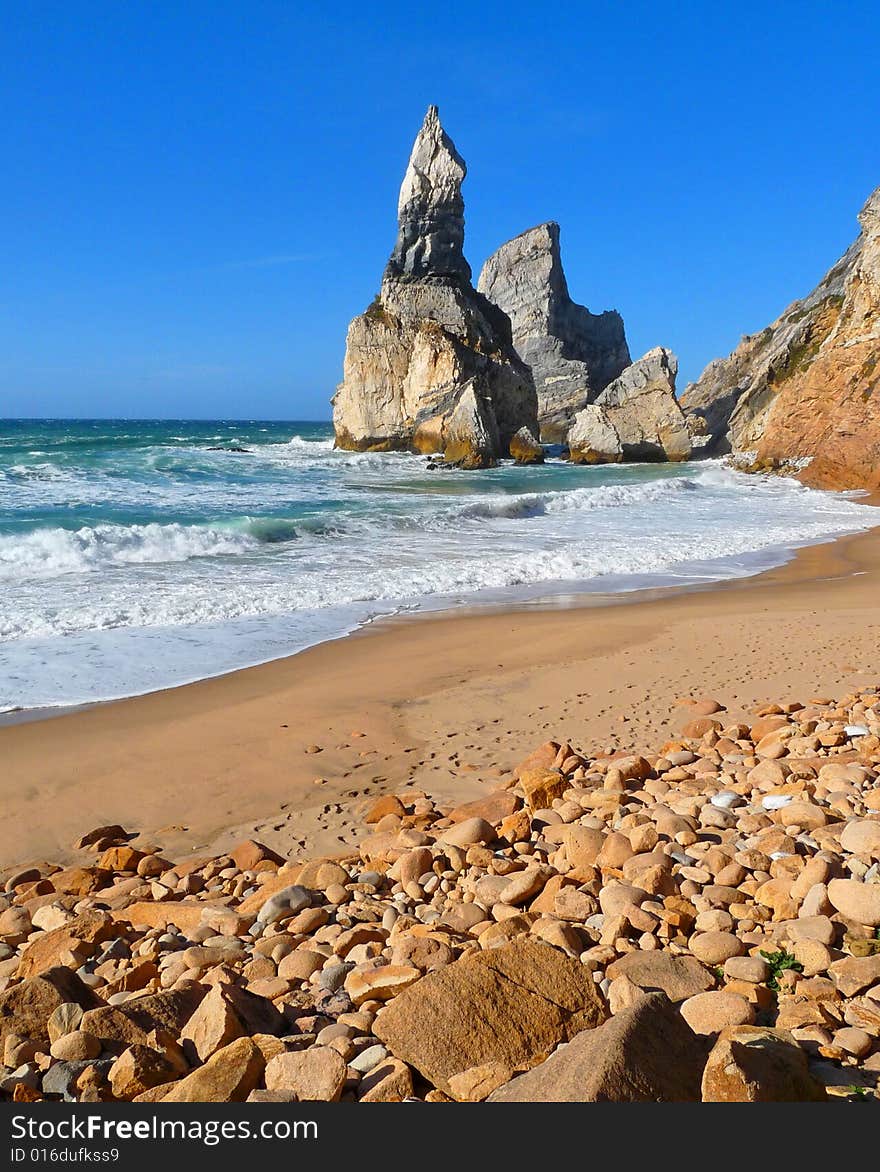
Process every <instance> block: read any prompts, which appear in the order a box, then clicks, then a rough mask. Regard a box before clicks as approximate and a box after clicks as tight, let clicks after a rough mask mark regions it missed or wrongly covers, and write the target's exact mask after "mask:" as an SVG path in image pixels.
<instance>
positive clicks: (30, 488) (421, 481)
mask: <svg viewBox="0 0 880 1172" xmlns="http://www.w3.org/2000/svg"><path fill="white" fill-rule="evenodd" d="M236 449H243V450H236ZM876 516H877V514H876V512H875V511H874V510H873V509H872V508H870V507H869V506H866V505H863V504H860V503H859V501H858V499H857V497H856V496H854V495H850V496H846V495H842V494H836V493H826V492H817V491H812V490H809V489H806V488H804V487H802V486H801V485H800V484H798V483H797V482H795V481H792V480H787V479H782V478H777V477H757V476H746V475H743V474H740V473H737V472H733V471H731V470H729V469H727V468H726V467H724V466H723V465H722V464H721V463H720V462H719V461H705V462H700V463H689V464H682V465H657V464H633V465H624V466H620V465H606V466H601V467H574V466H571V465H569V464H567V463H565V462H564V461H562V460H559V459H550V460H548V461H547V463H545V464H544V465H543V466H541V467H529V468H517V467H515V466H513V465H512V464H511V465H504V466H501V467H499V468H496V469H492V470H490V471H484V472H473V473H465V472H457V471H456V472H442V471H431V470H429V469H428V468H427V460H426V459H425V458H424V457H421V456H415V455H407V454H402V453H389V454H371V453H364V454H356V453H344V452H337V451H334V450H333V439H332V429H331V427H330V425H329V424H323V423H297V422H290V423H279V422H269V423H263V422H259V421H248V422H241V421H226V420H224V421H207V422H206V421H198V422H191V421H180V420H174V421H138V422H133V421H110V420H99V421H94V420H91V421H90V420H76V421H70V420H46V421H44V420H40V421H33V420H31V421H27V420H25V421H20V420H15V421H9V420H6V421H0V711H10V710H16V709H33V708H49V707H53V706H62V705H74V704H83V703H88V702H91V701H97V700H109V699H114V698H117V697H121V696H129V695H135V694H140V693H144V692H148V691H153V690H155V689H158V688H165V687H169V686H172V685H175V684H181V683H185V682H189V681H192V680H196V679H201V678H205V677H208V676H212V675H218V674H221V673H223V672H227V671H230V670H233V669H235V668H238V667H243V666H247V665H251V664H256V663H261V662H265V661H267V660H270V659H274V658H278V657H280V656H284V655H289V654H291V653H293V652H295V651H298V650H301V649H302V648H305V647H307V646H310V645H313V644H315V643H319V642H322V641H324V640H326V639H332V638H337V637H340V636H342V635H344V634H346V633H348V632H351V631H352V630H354V629H356V628H358V627H359V626H361V625H363V624H365V623H368V622H371V621H373V620H374V619H376V618H378V617H381V616H384V615H391V614H398V613H401V612H406V611H419V610H426V609H437V608H447V607H452V606H461V605H468V604H475V603H480V604H482V603H503V602H505V601H525V600H536V599H550V598H557V599H558V598H561V597H562V596H565V595H570V594H574V593H578V592H583V591H603V592H618V591H630V590H635V589H640V588H644V587H655V586H671V585H686V584H695V583H700V582H705V581H710V580H719V579H726V578H734V577H742V576H745V575H748V574H753V573H757V572H759V571H760V570H762V569H766V568H768V567H770V566H773V565H779V564H782V563H783V562H784V561H785V560H786V559H787V558H788V557H789V556H790V554H791V551H792V550H793V549H795V548H797V547H798V546H802V545H805V544H810V543H813V542H817V541H822V540H827V539H830V538H832V537H834V536H836V535H838V534H842V533H846V532H853V531H856V530H860V529H867V528H869V527H870V526H871V525H872V524H874V523H876V520H875V519H876ZM596 621H601V619H599V618H597V619H596Z"/></svg>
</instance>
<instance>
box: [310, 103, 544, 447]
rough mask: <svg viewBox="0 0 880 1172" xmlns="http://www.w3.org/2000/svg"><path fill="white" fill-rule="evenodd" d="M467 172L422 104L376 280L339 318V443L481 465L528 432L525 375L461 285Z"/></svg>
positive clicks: (506, 330)
mask: <svg viewBox="0 0 880 1172" xmlns="http://www.w3.org/2000/svg"><path fill="white" fill-rule="evenodd" d="M465 174H466V167H465V164H464V161H463V159H462V158H461V156H460V155H459V154H458V152H457V150H456V149H455V146H454V144H453V142H452V140H451V139H450V138H449V136H448V135H447V134H446V132H445V131H444V129H443V127H442V125H441V123H440V118H439V115H438V112H437V108H436V107H435V106H431V107H430V109H429V110H428V113H427V115H426V116H425V121H424V123H423V125H422V128H421V130H420V131H419V134H418V136H417V138H416V141H415V145H414V146H413V150H412V154H411V156H410V160H409V165H408V166H407V169H406V174H405V176H404V179H403V184H402V186H401V189H400V199H399V201H398V235H397V242H396V243H395V246H394V250H393V251H392V253H391V257H390V259H389V261H388V265H387V267H386V269H385V274H384V277H383V280H382V288H381V291H380V293H379V295H378V297H377V298H376V300H375V301H374V302H373V304H372V305H371V306H370V307H369V308H368V309H367V311H366V312H365V313H363V314H361V315H360V316H358V317H356V318H355V319H354V320H353V321H352V323H351V325H350V326H349V329H348V336H347V340H346V352H345V363H344V373H343V381H342V383H341V384H340V386H339V388H338V389H337V392H336V395H335V396H334V398H333V424H334V430H335V434H336V444H337V447H340V448H347V449H352V450H356V451H370V450H374V451H375V450H386V451H387V450H394V449H403V450H414V451H419V452H430V453H434V452H437V453H440V452H447V449H449V451H448V452H447V455H448V457H449V459H450V460H451V461H452V460H454V462H456V463H459V464H461V465H463V466H465V467H485V466H488V465H490V464H492V463H494V462H495V461H496V460H497V459H498V458H499V457H502V456H508V455H509V454H510V451H511V441H512V440H514V438H515V437H517V435H518V433H522V432H523V431H524V433H525V437H532V438H533V439H535V438H536V437H537V435H538V421H537V397H536V395H535V387H534V382H533V380H532V376H531V373H530V371H529V369H528V367H527V366H526V365H525V364H524V363H523V362H522V361H521V359H520V358H519V356H518V355H517V353H516V351H515V349H514V348H513V343H512V337H511V328H510V322H509V320H508V318H507V317H506V316H505V314H504V313H503V312H502V311H501V310H499V309H498V308H497V307H496V306H494V305H493V304H492V303H491V302H490V301H488V300H487V299H486V298H485V297H483V296H482V295H481V294H479V293H478V292H477V291H476V290H475V289H474V287H473V285H472V284H471V279H470V278H471V270H470V266H469V265H468V263H467V261H466V260H465V257H464V252H463V247H464V201H463V198H462V194H461V185H462V182H463V180H464V177H465ZM523 439H524V436H523V435H520V437H519V440H518V441H517V443H516V444H515V445H514V446H515V448H516V450H517V451H520V450H522V448H523V443H522V441H523ZM533 458H534V456H533Z"/></svg>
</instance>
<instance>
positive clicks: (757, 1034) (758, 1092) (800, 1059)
mask: <svg viewBox="0 0 880 1172" xmlns="http://www.w3.org/2000/svg"><path fill="white" fill-rule="evenodd" d="M702 1097H703V1102H704V1103H801V1102H809V1103H817V1102H822V1101H824V1100H825V1099H826V1097H827V1096H826V1094H825V1088H824V1087H823V1086H821V1084H819V1083H818V1082H816V1080H815V1079H814V1078H813V1077H812V1076H811V1075H810V1071H809V1067H808V1065H807V1056H806V1054H805V1052H804V1051H803V1050H802V1049H801V1048H800V1046H798V1044H797V1042H795V1040H794V1038H793V1037H792V1036H791V1034H789V1033H787V1032H786V1031H785V1030H779V1029H771V1028H770V1027H769V1026H751V1025H736V1026H730V1027H729V1028H727V1029H725V1030H723V1031H722V1033H721V1036H720V1037H719V1039H718V1041H717V1042H716V1043H715V1046H714V1047H713V1049H712V1052H711V1053H710V1055H709V1058H708V1061H707V1062H706V1067H705V1070H704V1071H703V1079H702Z"/></svg>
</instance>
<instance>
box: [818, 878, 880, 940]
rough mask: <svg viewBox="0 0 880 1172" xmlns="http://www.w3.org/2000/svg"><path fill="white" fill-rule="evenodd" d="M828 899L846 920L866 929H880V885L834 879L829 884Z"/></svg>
mask: <svg viewBox="0 0 880 1172" xmlns="http://www.w3.org/2000/svg"><path fill="white" fill-rule="evenodd" d="M828 898H829V900H830V901H831V904H832V906H833V907H834V908H835V909H836V910H837V911H839V912H840V914H841V915H842V916H845V917H846V919H848V920H852V921H853V922H854V923H856V924H862V925H864V926H865V927H866V928H877V927H880V883H862V882H861V880H859V879H832V880H831V881H830V882H829V884H828Z"/></svg>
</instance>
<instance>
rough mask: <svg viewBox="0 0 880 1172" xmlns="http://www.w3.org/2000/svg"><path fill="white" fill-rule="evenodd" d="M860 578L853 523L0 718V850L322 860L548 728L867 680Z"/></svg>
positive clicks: (875, 549) (735, 709)
mask: <svg viewBox="0 0 880 1172" xmlns="http://www.w3.org/2000/svg"><path fill="white" fill-rule="evenodd" d="M875 503H876V502H875ZM878 571H880V531H878V530H876V529H875V530H873V531H871V532H869V533H867V534H861V535H857V536H854V537H848V538H844V539H841V540H838V541H836V542H834V543H832V544H827V545H821V546H813V547H810V548H807V549H804V550H801V551H799V552H798V553H797V554H796V556H795V557H794V558H793V560H792V561H791V562H790V563H789V564H788V565H786V566H785V567H783V568H780V569H777V570H773V571H770V572H767V573H764V574H761V575H758V576H756V577H753V578H749V579H744V580H739V581H736V582H731V583H725V584H718V585H713V586H710V587H707V588H702V589H690V590H686V591H682V592H671V591H663V592H655V593H654V594H653V595H647V596H646V595H644V594H638V595H636V594H630V595H615V596H595V595H593V596H584V597H582V598H575V599H572V598H569V599H567V600H565V601H566V604H565V605H563V603H562V601H559V602H558V603H551V604H549V605H547V606H544V607H539V606H529V607H524V608H521V609H517V610H506V611H483V612H481V611H476V612H461V611H458V612H451V613H446V614H442V615H439V616H438V615H433V616H424V617H417V618H409V619H401V620H392V621H386V622H382V623H380V624H375V625H374V626H371V627H368V628H366V629H364V630H362V631H361V632H359V633H357V634H356V635H353V636H350V637H347V638H345V639H342V640H339V641H336V642H330V643H325V644H322V645H320V646H317V647H315V648H312V649H310V650H308V651H305V652H303V653H301V654H298V655H296V656H292V657H290V658H288V659H282V660H278V661H275V662H272V663H269V664H266V665H264V666H261V667H256V668H251V669H248V670H244V671H239V672H235V673H233V674H230V675H226V676H223V677H220V678H217V679H213V680H207V681H204V682H201V683H197V684H193V685H189V686H186V687H180V688H176V689H173V690H169V691H165V692H158V693H154V694H152V695H148V696H144V697H139V698H135V699H130V700H125V701H119V702H115V703H112V704H105V705H99V706H96V707H93V708H90V709H86V710H81V711H76V712H72V713H69V714H66V715H63V716H58V717H55V718H53V719H49V720H41V721H34V722H27V723H21V724H13V725H9V726H7V727H4V728H0V770H2V773H0V787H2V806H3V814H4V817H3V822H2V830H0V865H2V866H9V865H12V864H22V863H25V862H28V861H30V860H38V859H41V858H50V859H53V860H57V861H63V860H65V859H68V858H70V857H72V852H71V844H72V843H73V841H74V839H75V838H76V837H77V836H78V835H80V834H81V833H83V832H85V831H87V830H89V829H91V828H92V827H94V826H98V825H101V824H105V823H115V822H118V823H121V824H123V825H124V826H125V827H126V828H127V829H128V830H130V831H136V832H138V836H139V837H138V838H136V839H135V840H134V842H135V845H137V844H138V843H147V842H149V843H153V844H157V845H159V846H161V848H162V850H163V851H164V852H166V853H168V854H169V855H170V856H171V857H173V858H177V859H181V858H184V857H185V856H186V855H187V853H188V852H190V851H191V852H195V853H201V852H204V851H206V850H210V851H211V852H214V853H217V852H218V851H221V850H222V849H223V848H224V847H227V846H229V845H230V844H231V843H233V842H235V841H238V840H241V839H242V838H243V837H247V836H254V837H256V838H258V839H259V840H260V841H262V842H265V843H266V844H268V845H269V846H271V847H273V848H274V849H276V850H277V851H279V853H281V854H283V855H284V856H286V857H288V858H291V859H297V858H306V857H310V856H312V857H313V856H315V855H317V854H332V853H334V852H336V853H338V852H340V851H342V850H344V849H345V847H347V846H348V845H350V844H352V843H353V842H354V841H355V840H356V837H357V835H358V834H360V833H362V832H363V828H362V827H361V826H360V825H359V823H358V818H357V812H358V810H359V809H360V808H361V807H362V806H363V804H364V803H365V802H366V801H367V800H368V799H373V798H375V797H377V796H378V795H381V794H383V793H386V792H394V791H398V790H400V789H401V788H403V787H406V786H407V785H410V784H413V785H415V786H417V787H418V788H419V789H421V790H424V791H425V792H427V793H428V794H430V795H431V796H433V797H435V798H436V799H438V800H442V801H448V800H450V799H451V800H456V801H457V800H466V799H469V798H472V797H474V796H476V795H479V794H480V793H481V792H484V791H485V790H487V789H493V788H496V787H497V785H498V784H499V781H498V779H499V777H500V776H503V775H504V773H505V772H506V771H508V770H510V769H511V768H512V767H513V766H514V765H515V764H516V762H517V761H519V760H520V759H521V758H522V757H523V756H524V754H526V753H527V752H529V751H530V750H531V749H533V748H534V747H535V746H536V745H537V744H538V743H540V742H541V741H542V740H545V739H548V738H558V739H560V740H570V741H571V742H572V744H574V745H576V746H577V747H580V748H582V749H583V750H584V751H585V752H590V753H594V754H595V753H597V752H601V751H605V750H607V751H614V750H630V749H631V750H637V749H639V748H641V747H644V746H646V745H649V744H652V743H657V741H658V738H659V739H660V740H661V741H662V739H663V738H664V735H665V734H667V733H671V732H673V731H674V730H675V729H676V727H677V726H678V725H679V724H681V723H683V722H684V721H685V720H686V719H687V718H688V713H687V710H686V709H683V708H682V707H681V706H680V705H679V706H677V705H676V701H677V700H679V699H680V698H682V697H687V696H712V697H714V698H716V699H717V700H719V701H720V702H721V703H723V704H724V705H725V706H726V707H727V708H728V710H729V712H730V714H731V718H732V719H736V718H738V716H739V714H740V713H744V712H746V711H747V710H749V709H754V706H755V704H756V703H760V702H762V701H766V700H768V699H774V700H780V699H782V700H784V699H785V697H786V696H789V695H790V696H798V697H807V696H812V695H816V694H825V693H827V694H831V695H837V694H838V693H840V692H842V691H845V690H847V689H850V688H853V687H858V686H859V685H862V686H865V685H868V684H871V683H876V682H877V662H876V648H877V646H878V645H880V612H878V608H877V597H878V593H877V591H878Z"/></svg>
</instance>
